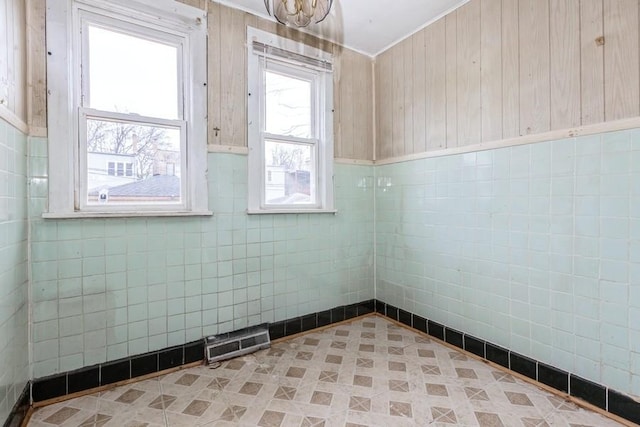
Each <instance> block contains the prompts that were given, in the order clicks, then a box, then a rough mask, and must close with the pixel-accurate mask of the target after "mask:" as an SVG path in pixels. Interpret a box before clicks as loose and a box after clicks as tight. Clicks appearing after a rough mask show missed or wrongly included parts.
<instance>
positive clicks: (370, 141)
mask: <svg viewBox="0 0 640 427" xmlns="http://www.w3.org/2000/svg"><path fill="white" fill-rule="evenodd" d="M362 60H363V62H364V63H365V66H366V67H367V81H366V82H363V86H364V90H365V93H366V95H365V98H364V101H363V102H364V106H365V117H364V127H363V129H364V130H365V138H364V139H363V141H362V144H363V146H364V148H363V153H364V156H363V157H362V158H363V159H364V160H375V156H374V153H373V150H374V147H375V135H374V131H375V126H374V115H373V114H374V102H373V101H374V99H373V98H374V82H375V79H374V76H373V61H372V60H371V59H370V58H369V57H366V56H362Z"/></svg>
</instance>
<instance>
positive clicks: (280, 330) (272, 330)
mask: <svg viewBox="0 0 640 427" xmlns="http://www.w3.org/2000/svg"><path fill="white" fill-rule="evenodd" d="M285 336H286V335H285V333H284V321H280V322H273V323H270V324H269V338H270V339H271V340H272V341H273V340H277V339H280V338H284V337H285Z"/></svg>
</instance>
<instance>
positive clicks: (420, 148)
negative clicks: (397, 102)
mask: <svg viewBox="0 0 640 427" xmlns="http://www.w3.org/2000/svg"><path fill="white" fill-rule="evenodd" d="M411 39H412V40H411V42H412V44H413V91H412V92H413V101H412V104H413V152H414V153H422V152H424V151H425V150H426V148H427V144H426V137H427V133H426V127H425V119H426V102H427V94H426V86H425V85H426V60H427V52H426V45H425V30H422V31H418V32H417V33H415V34H414V35H413V36H412V37H411Z"/></svg>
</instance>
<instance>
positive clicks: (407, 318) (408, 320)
mask: <svg viewBox="0 0 640 427" xmlns="http://www.w3.org/2000/svg"><path fill="white" fill-rule="evenodd" d="M412 317H413V316H412V315H411V313H409V312H408V311H405V310H402V309H400V310H399V311H398V321H399V322H400V323H402V324H403V325H406V326H408V327H410V328H412V327H413V319H412Z"/></svg>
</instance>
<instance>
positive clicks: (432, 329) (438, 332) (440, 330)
mask: <svg viewBox="0 0 640 427" xmlns="http://www.w3.org/2000/svg"><path fill="white" fill-rule="evenodd" d="M427 328H428V329H429V335H431V336H432V337H436V338H438V339H439V340H442V341H444V326H443V325H441V324H440V323H438V322H434V321H432V320H427Z"/></svg>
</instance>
